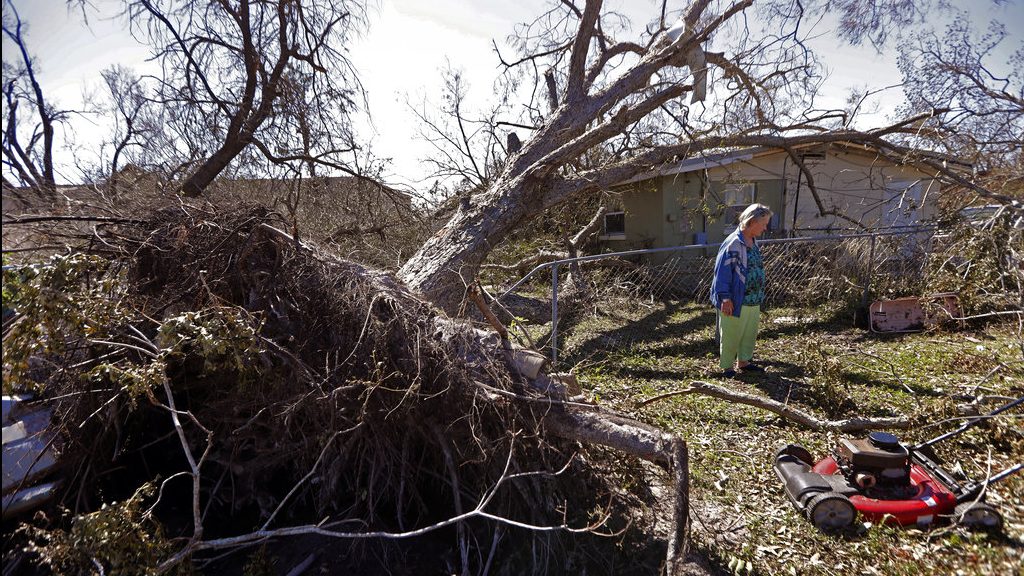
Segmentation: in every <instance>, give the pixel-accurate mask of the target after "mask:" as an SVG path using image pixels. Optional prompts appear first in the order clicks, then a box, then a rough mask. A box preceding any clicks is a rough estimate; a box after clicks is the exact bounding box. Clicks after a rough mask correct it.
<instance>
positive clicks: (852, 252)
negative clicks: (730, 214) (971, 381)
mask: <svg viewBox="0 0 1024 576" xmlns="http://www.w3.org/2000/svg"><path fill="white" fill-rule="evenodd" d="M934 235H935V230H934V229H932V228H927V229H925V228H917V229H912V230H902V231H894V232H876V233H870V234H851V235H830V236H816V237H808V238H781V239H769V240H762V241H760V242H759V243H758V244H759V246H760V248H761V254H762V256H763V259H764V264H765V275H766V277H767V278H768V282H767V286H766V293H765V298H766V300H765V304H764V306H765V307H767V308H771V307H782V306H791V307H802V306H815V305H820V304H821V302H823V301H844V302H857V301H860V303H861V305H864V306H866V305H867V304H868V299H869V298H870V297H871V296H872V295H883V294H917V293H920V290H921V289H922V288H923V286H922V280H923V277H924V269H925V266H926V264H927V260H928V257H929V255H930V253H931V247H932V244H933V240H934ZM719 246H720V244H700V245H692V246H678V247H669V248H655V249H649V250H632V251H628V252H615V253H609V254H597V255H592V256H583V257H579V258H572V259H566V260H558V261H555V262H548V263H545V264H542V265H540V266H537V267H536V268H534V269H533V270H532V271H531V272H530V273H529V274H527V275H526V276H525V277H523V278H522V279H520V280H519V281H518V282H515V283H514V284H513V285H512V286H511V287H510V288H509V289H507V290H506V291H505V292H504V294H503V295H502V296H501V297H500V298H499V301H502V302H503V303H508V302H512V301H513V300H515V299H516V297H517V296H525V295H532V297H533V299H534V301H536V300H538V299H540V300H550V304H551V326H552V329H551V336H550V342H549V345H550V348H551V357H552V359H553V360H557V358H558V307H559V302H560V301H562V302H563V303H564V301H565V299H566V298H573V297H578V290H579V288H580V284H581V283H583V284H585V286H586V290H588V291H590V292H591V296H596V297H597V298H600V299H601V300H604V301H616V300H619V299H626V300H633V301H636V300H641V301H648V302H657V301H676V302H680V303H688V302H697V303H708V302H709V294H710V291H711V280H712V276H713V271H714V263H715V257H716V255H717V253H718V248H719ZM545 271H546V272H548V273H546V274H545V273H544V272H545ZM545 323H546V322H545Z"/></svg>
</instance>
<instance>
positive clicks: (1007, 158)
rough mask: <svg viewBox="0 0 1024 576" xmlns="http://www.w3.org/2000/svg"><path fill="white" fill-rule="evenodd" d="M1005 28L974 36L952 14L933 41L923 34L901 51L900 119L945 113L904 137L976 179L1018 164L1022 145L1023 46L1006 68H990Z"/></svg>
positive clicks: (1001, 65) (964, 17)
mask: <svg viewBox="0 0 1024 576" xmlns="http://www.w3.org/2000/svg"><path fill="white" fill-rule="evenodd" d="M1006 41H1007V32H1006V26H1005V25H1004V24H1002V23H998V22H992V23H990V24H989V26H988V29H987V30H986V31H985V32H984V33H982V34H978V33H977V31H975V30H973V29H972V27H971V25H970V19H969V18H968V17H967V14H960V15H959V17H958V18H956V19H955V20H954V21H953V22H952V23H951V24H949V25H948V26H947V27H946V29H945V33H944V34H943V35H942V36H941V37H940V36H939V35H938V34H936V33H935V32H934V31H930V30H929V31H925V32H922V33H920V34H918V35H917V36H916V38H914V39H913V41H911V42H907V43H905V44H903V45H902V46H901V49H900V58H899V65H900V69H901V71H902V72H903V76H904V90H905V92H906V96H907V105H906V107H905V109H904V111H903V112H904V114H905V115H913V114H917V113H920V112H923V111H927V110H939V109H943V110H947V112H946V113H944V114H941V115H936V116H934V117H932V118H929V119H928V121H926V122H923V123H921V124H920V125H919V126H915V127H914V129H913V130H912V131H910V133H909V134H908V139H909V140H910V141H911V142H914V143H917V144H919V145H920V146H922V147H928V148H930V149H934V150H941V151H944V152H946V153H949V154H955V155H956V156H958V157H960V158H962V159H963V160H964V161H966V162H970V163H972V164H973V165H974V166H975V167H976V168H977V169H978V170H979V171H986V170H992V169H1000V168H1004V167H1007V166H1012V165H1013V164H1014V163H1015V162H1018V161H1019V160H1018V159H1019V157H1020V154H1021V152H1022V144H1021V143H1022V142H1024V43H1021V44H1020V45H1018V46H1016V47H1015V48H1016V50H1015V51H1014V52H1013V53H1012V54H1011V56H1010V59H1009V62H1006V63H1002V62H999V61H998V60H996V50H997V48H999V47H1000V46H1001V45H1003V44H1004V43H1005V42H1006Z"/></svg>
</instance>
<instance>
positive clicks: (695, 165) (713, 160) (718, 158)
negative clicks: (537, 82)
mask: <svg viewBox="0 0 1024 576" xmlns="http://www.w3.org/2000/svg"><path fill="white" fill-rule="evenodd" d="M827 145H828V146H839V147H842V148H844V149H846V150H848V151H851V152H858V153H861V154H871V153H877V149H876V148H875V147H874V146H868V145H865V144H857V143H854V142H831V143H828V144H827ZM821 146H823V144H817V143H814V144H801V145H798V146H794V148H795V149H801V150H802V149H807V148H819V147H821ZM915 152H916V153H918V154H921V155H922V156H926V157H929V158H933V159H936V160H940V161H943V162H949V163H955V164H957V165H959V166H961V167H963V168H966V169H970V168H971V165H970V164H968V163H965V162H963V161H960V160H957V159H955V158H949V157H946V156H944V155H942V154H939V153H937V152H931V151H928V150H915ZM779 153H783V154H784V153H785V151H784V150H783V149H782V148H776V147H773V146H755V147H750V148H741V149H738V150H729V151H725V152H715V153H711V154H704V155H702V156H698V157H695V158H686V159H685V160H682V161H681V162H679V163H677V164H674V165H672V164H669V165H666V166H664V167H662V168H661V169H659V170H651V171H649V172H644V173H641V174H637V175H636V176H634V177H632V178H630V179H629V180H625V181H623V182H622V183H621V184H632V183H634V182H642V181H644V180H650V179H651V178H656V177H659V176H674V175H676V174H686V173H688V172H695V171H698V170H707V169H708V168H716V167H719V166H727V165H729V164H733V163H736V162H745V161H748V160H752V159H754V158H756V157H760V156H767V155H770V154H779Z"/></svg>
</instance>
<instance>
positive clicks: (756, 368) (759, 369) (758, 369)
mask: <svg viewBox="0 0 1024 576" xmlns="http://www.w3.org/2000/svg"><path fill="white" fill-rule="evenodd" d="M740 370H742V371H744V372H764V368H762V367H761V366H758V365H757V364H755V363H754V362H748V363H747V365H746V366H743V367H742V368H740Z"/></svg>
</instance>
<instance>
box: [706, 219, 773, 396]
mask: <svg viewBox="0 0 1024 576" xmlns="http://www.w3.org/2000/svg"><path fill="white" fill-rule="evenodd" d="M771 218H772V211H771V208H768V207H767V206H765V205H764V204H751V205H750V206H747V209H746V210H744V211H743V213H742V214H740V222H739V227H738V228H736V231H735V232H733V233H732V234H730V235H729V237H728V238H726V239H725V241H724V242H722V247H721V248H719V250H718V257H717V258H716V259H715V277H714V279H713V280H712V281H711V302H712V304H714V305H715V308H718V311H719V312H718V317H719V326H720V328H721V334H720V336H721V338H720V340H721V349H720V352H721V361H720V363H719V365H720V366H721V367H722V370H723V372H722V376H724V377H726V378H732V377H733V376H735V375H736V371H737V370H743V371H746V372H764V368H762V367H760V366H758V365H757V364H755V363H754V362H753V361H752V360H753V358H754V340H755V339H756V338H757V328H758V322H759V321H760V320H761V303H762V302H764V264H763V262H762V260H761V250H760V249H759V248H758V247H757V241H756V238H758V237H759V236H761V234H764V231H765V230H766V229H767V228H768V224H769V222H770V221H771Z"/></svg>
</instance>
